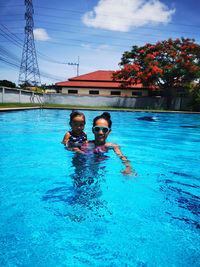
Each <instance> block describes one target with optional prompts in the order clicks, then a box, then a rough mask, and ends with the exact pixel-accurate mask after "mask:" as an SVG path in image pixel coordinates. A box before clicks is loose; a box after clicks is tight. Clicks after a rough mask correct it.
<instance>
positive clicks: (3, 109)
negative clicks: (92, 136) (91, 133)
mask: <svg viewBox="0 0 200 267" xmlns="http://www.w3.org/2000/svg"><path fill="white" fill-rule="evenodd" d="M32 109H41V107H40V106H38V107H13V108H12V107H7V108H0V112H1V111H20V110H32ZM42 109H60V110H72V109H78V110H104V111H122V112H147V113H186V114H200V112H197V111H196V112H195V111H178V110H174V111H172V110H141V109H138V110H137V109H128V108H124V109H122V108H119V109H118V108H113V109H109V108H108V109H106V107H105V108H98V107H97V108H94V107H91V108H89V107H78V106H77V107H76V106H74V107H43V108H42Z"/></svg>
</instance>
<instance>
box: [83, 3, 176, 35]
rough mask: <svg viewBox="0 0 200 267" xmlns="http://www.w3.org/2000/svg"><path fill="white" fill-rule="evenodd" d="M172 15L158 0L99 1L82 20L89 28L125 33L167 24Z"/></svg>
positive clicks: (170, 10)
mask: <svg viewBox="0 0 200 267" xmlns="http://www.w3.org/2000/svg"><path fill="white" fill-rule="evenodd" d="M174 13H175V9H169V8H168V7H167V6H166V5H165V4H164V3H162V2H161V1H160V0H100V1H99V2H98V4H97V6H95V7H94V9H93V11H89V12H87V13H85V14H84V16H83V17H82V20H83V23H84V24H85V25H87V26H89V27H95V28H102V29H107V30H112V31H121V32H127V31H129V30H130V29H131V27H140V26H143V25H145V24H149V23H154V24H158V23H168V22H170V20H171V16H172V15H173V14H174Z"/></svg>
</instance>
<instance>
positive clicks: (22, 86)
mask: <svg viewBox="0 0 200 267" xmlns="http://www.w3.org/2000/svg"><path fill="white" fill-rule="evenodd" d="M19 86H20V88H23V89H25V88H27V87H32V85H31V84H30V83H29V82H24V83H22V84H19Z"/></svg>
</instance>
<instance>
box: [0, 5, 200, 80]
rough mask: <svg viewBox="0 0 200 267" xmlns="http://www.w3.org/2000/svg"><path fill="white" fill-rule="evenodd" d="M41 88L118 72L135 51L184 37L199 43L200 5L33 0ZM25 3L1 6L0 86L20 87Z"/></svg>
mask: <svg viewBox="0 0 200 267" xmlns="http://www.w3.org/2000/svg"><path fill="white" fill-rule="evenodd" d="M33 7H34V16H33V19H34V37H35V47H36V51H37V58H38V65H39V70H40V72H41V82H42V83H43V84H44V83H46V84H52V83H53V84H54V83H56V82H59V81H65V80H67V79H68V78H70V77H74V76H76V75H77V68H76V66H72V65H68V64H67V63H77V62H78V57H79V60H80V66H79V75H82V74H85V73H89V72H92V71H96V70H116V69H119V67H118V63H119V62H120V58H121V56H122V54H123V52H124V51H127V50H131V47H132V46H133V45H139V46H140V45H144V44H145V43H156V42H157V41H158V40H160V41H161V40H165V39H168V38H170V37H171V38H172V39H176V38H180V37H181V36H183V37H187V38H194V39H195V41H196V42H197V43H198V44H199V43H200V16H199V11H200V1H199V0H181V1H180V0H174V1H173V0H74V1H70V0H57V1H52V0H48V1H47V0H42V1H41V0H33ZM24 13H25V5H24V1H23V0H1V1H0V80H3V79H6V80H9V81H12V82H14V83H16V84H17V83H18V76H19V65H20V61H21V56H22V46H23V42H24V26H25V24H26V21H25V19H24Z"/></svg>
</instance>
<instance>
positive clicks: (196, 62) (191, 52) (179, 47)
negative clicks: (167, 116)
mask: <svg viewBox="0 0 200 267" xmlns="http://www.w3.org/2000/svg"><path fill="white" fill-rule="evenodd" d="M120 66H121V67H122V68H121V70H118V71H116V72H114V73H113V79H114V80H122V81H124V82H126V84H127V85H130V84H133V85H135V84H138V83H142V84H143V86H148V87H149V88H151V89H152V91H155V90H157V89H158V88H159V90H162V91H163V93H164V95H165V96H166V97H167V108H169V107H170V103H171V98H172V96H173V94H174V93H175V92H176V89H177V88H187V86H188V84H191V82H194V81H195V80H198V79H199V78H200V46H199V45H198V44H196V43H195V42H194V40H193V39H188V38H187V39H185V38H183V37H182V38H181V39H176V40H174V41H173V40H172V39H171V38H170V39H168V40H165V41H160V42H157V43H156V44H149V43H148V44H146V45H144V46H141V47H138V46H133V47H132V50H131V51H130V52H128V51H126V52H124V54H123V56H122V59H121V62H120Z"/></svg>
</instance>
